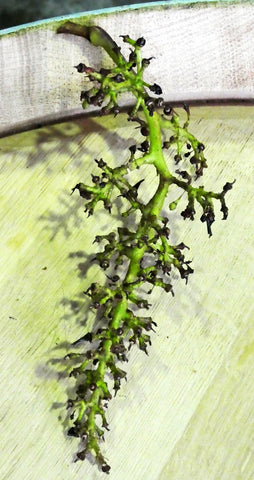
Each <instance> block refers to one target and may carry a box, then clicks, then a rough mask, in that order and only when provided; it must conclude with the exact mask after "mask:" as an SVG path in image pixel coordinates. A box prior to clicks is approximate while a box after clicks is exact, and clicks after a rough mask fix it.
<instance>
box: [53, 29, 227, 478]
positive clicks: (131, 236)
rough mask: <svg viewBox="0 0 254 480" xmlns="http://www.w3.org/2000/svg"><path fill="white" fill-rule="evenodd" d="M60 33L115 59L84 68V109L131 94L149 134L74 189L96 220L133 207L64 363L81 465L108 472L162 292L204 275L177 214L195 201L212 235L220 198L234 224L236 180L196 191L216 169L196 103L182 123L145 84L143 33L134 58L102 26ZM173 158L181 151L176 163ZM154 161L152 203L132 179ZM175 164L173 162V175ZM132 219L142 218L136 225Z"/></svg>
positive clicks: (103, 249)
mask: <svg viewBox="0 0 254 480" xmlns="http://www.w3.org/2000/svg"><path fill="white" fill-rule="evenodd" d="M58 32H59V33H73V34H74V35H80V36H83V37H84V38H86V39H87V40H89V41H90V42H91V43H92V44H93V45H95V46H100V47H102V48H103V49H104V50H105V51H106V52H107V53H108V55H109V56H110V57H111V59H112V60H113V61H114V66H113V67H112V68H107V69H105V68H101V69H100V70H99V71H96V70H95V69H94V68H93V67H90V66H87V65H85V64H84V63H78V64H77V65H76V67H75V68H76V71H77V74H84V75H85V76H86V78H87V79H88V82H89V87H88V89H87V90H85V91H82V93H81V101H82V106H83V108H86V107H87V106H89V105H94V106H96V107H99V108H100V111H101V114H103V115H105V114H108V113H111V114H113V115H114V116H115V115H118V113H119V112H120V107H119V98H120V96H121V95H123V94H126V93H129V94H131V95H132V96H133V98H134V100H135V104H134V107H133V108H132V109H131V110H130V111H129V112H128V113H127V118H128V120H129V121H131V122H133V123H134V124H135V128H136V129H137V130H138V131H139V132H140V139H139V141H138V142H137V144H133V143H131V145H130V146H129V149H128V150H127V151H126V159H125V161H124V162H123V163H122V165H120V166H117V167H115V168H113V167H111V166H110V165H109V164H108V163H107V162H106V160H105V159H103V158H100V159H99V160H98V159H95V162H96V167H95V171H94V172H93V173H92V176H91V180H90V182H88V183H87V181H86V179H85V183H83V182H80V183H78V184H76V185H75V186H74V187H73V188H72V193H74V194H77V193H78V194H79V195H80V197H81V198H82V199H83V200H84V203H85V212H87V214H88V216H92V215H93V214H94V211H95V209H96V207H97V205H98V203H100V202H101V204H102V206H103V207H104V209H105V210H106V211H107V212H108V215H112V213H113V212H114V208H116V206H115V205H116V202H117V199H118V198H119V197H121V198H122V200H123V203H124V205H125V206H124V210H123V211H122V212H121V213H122V218H123V223H122V225H120V226H118V228H117V229H116V230H115V231H109V232H108V233H105V232H100V231H98V234H97V235H96V237H95V240H94V243H98V244H100V250H99V252H97V253H95V254H94V259H93V261H94V262H96V263H97V264H98V265H99V266H100V267H101V269H102V270H103V271H104V272H105V283H104V284H100V283H95V282H93V283H92V284H91V285H90V286H89V287H88V288H87V290H86V291H85V292H84V294H85V295H86V296H88V297H89V299H90V301H91V303H90V308H91V310H92V311H93V312H94V313H95V318H96V322H95V323H96V327H94V328H93V329H91V331H85V332H82V335H81V337H80V338H79V339H78V340H76V341H74V342H73V343H72V348H73V349H75V351H74V352H69V353H68V354H67V355H66V356H65V360H64V361H65V363H66V368H67V370H68V371H69V375H70V377H73V378H74V379H75V381H76V387H75V391H74V393H73V395H72V396H71V397H70V398H68V400H67V407H66V408H67V412H68V418H69V420H70V421H71V422H72V425H71V426H70V428H69V430H68V435H69V436H73V437H79V438H80V440H81V449H80V450H79V452H78V453H77V460H85V459H86V458H87V455H88V454H89V455H91V454H92V455H93V456H94V458H95V460H96V462H97V464H98V466H99V467H100V469H101V470H102V471H103V472H104V473H106V474H108V473H109V472H110V466H109V464H108V462H107V461H106V460H105V458H104V456H103V455H102V452H101V447H100V444H101V441H102V440H103V439H104V434H105V432H106V431H107V430H109V425H108V421H107V417H106V410H107V407H108V402H109V400H111V399H112V397H113V396H114V395H116V393H117V392H118V391H119V389H120V388H121V384H122V382H123V381H126V380H127V372H126V371H125V369H124V368H123V365H125V364H126V362H128V359H129V355H130V350H131V348H132V347H133V346H136V347H137V348H139V349H140V350H142V351H143V352H144V353H146V354H147V355H148V353H149V346H150V345H151V334H152V333H153V332H154V330H155V328H156V326H157V323H156V319H154V318H153V316H152V315H151V314H150V312H149V310H150V309H151V304H150V301H149V298H150V297H149V295H150V294H151V292H152V290H153V289H154V288H155V287H158V288H159V289H161V290H163V291H164V292H165V294H170V295H171V296H174V290H173V280H174V276H175V275H177V276H179V277H180V278H182V279H183V280H185V282H186V283H187V281H188V278H189V276H190V275H192V273H193V271H194V270H193V268H192V266H191V261H190V260H188V259H187V258H185V255H184V253H185V252H186V250H188V247H187V246H186V245H185V243H184V242H180V243H178V244H177V245H174V244H172V243H171V242H170V238H171V234H172V232H171V225H170V212H171V211H172V210H176V209H177V208H178V205H179V203H180V202H182V200H183V199H184V198H185V199H186V205H185V208H184V209H183V210H182V211H181V212H179V213H180V215H179V218H182V219H184V220H186V219H189V220H192V221H193V220H194V218H195V216H196V213H197V212H199V213H198V215H199V218H200V220H201V222H202V223H204V224H205V225H206V228H207V233H208V235H209V236H211V235H212V225H213V223H214V221H215V211H214V202H215V201H217V200H218V201H219V202H220V205H221V212H222V218H223V220H225V219H226V218H227V216H228V207H227V206H226V203H225V195H226V194H227V192H229V191H230V190H231V189H232V187H233V184H234V182H235V181H233V182H226V183H225V185H224V187H223V189H222V191H221V192H219V193H214V192H212V191H207V190H205V188H204V187H203V186H195V181H196V180H197V179H199V178H200V177H201V176H202V175H203V173H204V169H206V168H207V160H206V158H205V146H204V144H203V143H202V142H200V141H199V140H198V139H197V138H196V137H195V136H194V135H192V134H191V133H190V132H189V130H188V128H189V121H190V110H189V107H188V106H187V105H185V104H184V105H183V109H184V111H185V116H186V117H187V118H186V120H185V122H184V124H183V125H181V123H180V117H179V115H178V113H177V112H176V111H175V110H174V109H173V108H172V107H170V106H168V105H167V104H165V102H164V100H163V98H162V97H161V95H162V88H161V87H160V85H159V84H157V83H153V84H148V83H147V82H145V81H144V80H143V72H144V70H145V69H147V67H148V66H149V64H150V61H151V60H152V59H153V57H150V58H142V53H141V52H142V48H143V47H144V46H145V43H146V42H145V39H144V38H143V37H139V38H138V39H137V40H133V39H132V38H131V37H130V36H129V35H122V39H123V42H125V43H128V44H129V46H130V49H131V52H130V54H129V57H128V59H127V60H126V59H125V58H124V56H123V55H122V53H121V49H120V47H118V45H117V44H116V43H115V42H114V40H113V39H111V37H110V36H109V35H108V33H106V32H105V31H104V30H102V29H101V28H100V27H96V26H94V27H85V26H81V25H77V24H72V23H71V22H67V23H65V24H63V25H62V26H61V27H60V29H59V30H58ZM153 95H155V96H153ZM144 137H145V139H144ZM167 152H168V153H170V155H171V159H170V160H168V153H167ZM165 153H167V157H166V156H165ZM123 157H124V155H123ZM172 160H173V161H172ZM146 164H147V165H153V167H154V169H155V172H156V178H157V179H158V180H159V181H158V186H157V189H156V191H155V192H154V193H153V196H152V198H151V199H150V200H149V201H148V202H146V201H145V200H144V198H143V195H142V191H145V189H144V188H143V187H144V185H143V184H145V183H146V178H144V176H143V173H142V177H140V179H139V180H138V181H136V182H135V183H134V184H132V183H131V182H130V181H129V177H128V174H129V173H130V172H131V171H133V170H137V171H138V169H140V167H141V166H142V165H146ZM170 164H171V165H172V164H173V167H171V169H169V165H170ZM142 172H143V169H142ZM175 186H177V187H178V189H180V191H181V194H180V195H179V193H178V196H177V198H176V199H175V200H173V201H171V203H170V204H169V208H168V212H167V215H166V216H165V208H166V206H165V201H166V198H167V195H168V192H169V190H170V189H171V188H172V187H174V188H175ZM147 189H149V186H147ZM162 210H163V212H164V213H163V215H162ZM130 216H131V219H132V221H131V222H128V223H126V218H127V217H130ZM109 223H110V219H109ZM127 225H131V227H129V226H127ZM112 393H113V395H112Z"/></svg>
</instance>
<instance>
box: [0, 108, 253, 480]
mask: <svg viewBox="0 0 254 480" xmlns="http://www.w3.org/2000/svg"><path fill="white" fill-rule="evenodd" d="M253 121H254V110H253V108H252V107H245V108H244V107H213V108H209V109H208V108H207V109H206V108H193V109H192V120H191V131H192V132H193V133H195V134H196V135H197V136H198V138H199V139H200V140H201V141H202V142H204V143H205V144H206V152H207V158H208V163H209V169H208V171H207V172H205V180H204V181H205V184H206V186H207V188H212V189H214V190H217V191H219V190H221V188H222V186H223V185H224V183H225V182H226V181H232V180H234V179H235V178H236V184H235V185H234V188H233V190H232V191H231V192H229V193H228V198H227V200H228V205H229V209H230V213H229V218H228V220H227V221H226V222H223V221H221V220H220V216H221V213H220V212H219V211H217V210H216V215H217V217H218V219H217V221H216V222H215V224H214V228H213V232H214V235H213V237H212V238H210V239H209V238H208V237H207V234H206V229H205V226H204V225H203V224H201V222H199V220H198V217H197V220H196V222H187V221H186V222H184V221H183V220H182V219H181V216H180V213H179V212H178V213H177V212H172V213H171V214H170V215H171V217H170V223H171V225H172V227H171V230H172V236H171V239H170V240H171V241H172V243H178V242H180V241H184V242H185V243H187V244H188V245H189V246H190V247H191V250H190V254H189V255H190V258H191V259H193V266H194V268H195V273H194V275H193V276H192V278H190V280H189V283H188V285H187V286H185V284H184V282H183V281H181V280H178V279H176V280H175V287H174V289H175V294H176V296H175V298H171V296H168V295H162V293H161V291H159V290H156V291H155V292H154V295H153V310H152V313H153V315H154V318H155V320H156V322H157V323H158V328H157V332H156V333H155V334H153V338H152V340H153V345H152V347H151V348H150V355H149V357H147V356H145V355H144V354H143V353H142V352H139V351H137V350H135V349H133V351H132V352H131V357H130V362H129V364H128V366H127V368H128V382H127V383H126V384H124V385H123V388H122V390H121V391H120V392H119V394H118V396H117V397H116V398H115V399H114V400H113V401H112V402H111V404H110V405H109V409H108V416H109V421H110V427H111V430H110V432H108V433H106V435H105V437H106V441H105V444H104V445H103V447H102V448H103V452H104V453H105V455H106V458H108V460H109V462H110V464H111V466H112V473H111V475H110V478H111V480H120V479H123V478H124V479H127V480H129V479H130V480H140V479H146V480H193V479H195V480H204V479H205V480H218V479H220V480H229V479H230V480H252V479H253V478H254V458H253V452H254V442H253V438H254V429H253V395H254V387H253V353H254V330H253V173H254V172H253V147H254V141H253V124H254V122H253ZM133 132H134V133H133ZM134 134H135V131H134V130H133V125H130V124H129V123H128V122H127V121H126V120H125V119H124V118H123V117H121V116H119V117H117V118H116V119H113V118H110V117H108V118H106V119H105V118H103V119H88V118H86V119H80V120H76V121H75V122H70V123H67V124H61V125H55V126H48V127H45V128H43V129H38V130H34V131H30V132H25V133H23V134H19V135H16V136H10V137H7V138H3V139H1V140H0V150H1V179H2V182H1V185H2V186H1V194H0V195H1V277H2V278H1V287H0V288H1V303H2V309H1V310H2V318H1V344H2V347H1V364H2V369H1V423H0V425H1V431H2V434H1V439H0V450H1V460H0V462H1V474H0V478H1V479H2V480H7V479H8V480H9V479H10V480H20V479H26V480H34V478H40V479H43V480H44V479H47V480H69V479H71V480H72V479H73V480H74V479H75V480H83V479H91V480H95V479H100V478H105V476H104V474H102V473H100V472H99V471H98V470H97V469H96V467H92V466H91V465H90V464H89V463H72V455H73V454H74V452H75V451H76V447H77V442H76V440H75V439H70V438H66V437H65V436H64V433H63V425H62V421H61V420H59V419H58V415H62V416H64V410H62V409H61V408H60V409H59V410H58V409H52V404H53V403H54V402H59V403H61V402H65V400H66V393H65V392H66V388H67V385H68V382H67V381H66V380H65V379H58V378H57V374H56V368H57V364H50V363H48V362H49V360H50V359H51V358H55V359H56V358H61V357H62V356H63V355H65V353H66V349H65V348H62V349H59V346H60V345H61V344H62V343H63V342H68V341H73V340H75V339H76V338H77V336H79V335H82V334H83V332H84V329H82V327H80V325H79V322H80V321H81V322H82V321H84V319H85V318H86V317H87V311H88V305H87V303H86V301H85V298H84V296H83V295H82V291H83V290H84V289H85V288H86V287H87V286H88V285H89V283H90V282H91V280H92V279H94V278H95V276H96V275H97V273H98V271H99V270H98V267H93V268H91V269H88V271H87V273H85V272H83V276H81V275H80V268H81V267H82V266H80V268H78V264H79V263H80V264H82V263H84V262H85V257H82V256H75V255H73V253H74V252H83V253H84V255H86V254H89V253H91V252H93V251H94V247H95V246H94V245H93V244H92V242H93V238H94V236H95V234H98V233H100V231H106V230H107V229H110V230H111V229H112V227H113V226H114V225H116V223H117V219H115V218H113V219H112V221H111V222H110V224H108V219H107V217H106V216H105V215H104V213H103V212H101V211H98V213H97V214H96V215H95V216H94V217H91V218H89V219H87V218H86V215H85V214H84V213H83V209H84V207H83V204H82V202H81V200H80V199H79V198H78V195H73V196H71V197H70V191H71V188H72V187H73V186H75V184H76V183H77V182H79V181H88V179H89V172H90V171H91V169H92V168H94V162H93V159H94V158H95V157H98V156H103V158H105V159H106V160H108V161H109V162H110V163H111V164H112V165H114V164H116V163H118V162H122V161H123V160H124V159H125V156H126V153H125V152H126V151H127V147H128V146H129V145H130V144H132V143H133V139H134ZM142 173H143V172H142ZM146 173H147V175H148V183H147V184H146V186H144V184H142V188H143V193H144V194H145V191H146V189H148V190H150V189H151V188H152V182H153V180H152V171H151V170H147V171H146ZM172 198H173V197H172ZM169 200H170V198H169ZM181 206H184V202H183V204H182V205H180V209H181ZM81 269H82V270H84V267H82V268H81ZM70 300H71V301H73V302H74V301H75V302H78V304H79V306H80V309H77V310H76V313H75V312H73V309H71V308H70ZM72 305H73V304H72ZM73 307H75V304H74V305H73ZM74 310H75V309H74ZM91 320H92V317H91V315H90V314H89V315H88V323H89V322H91Z"/></svg>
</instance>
